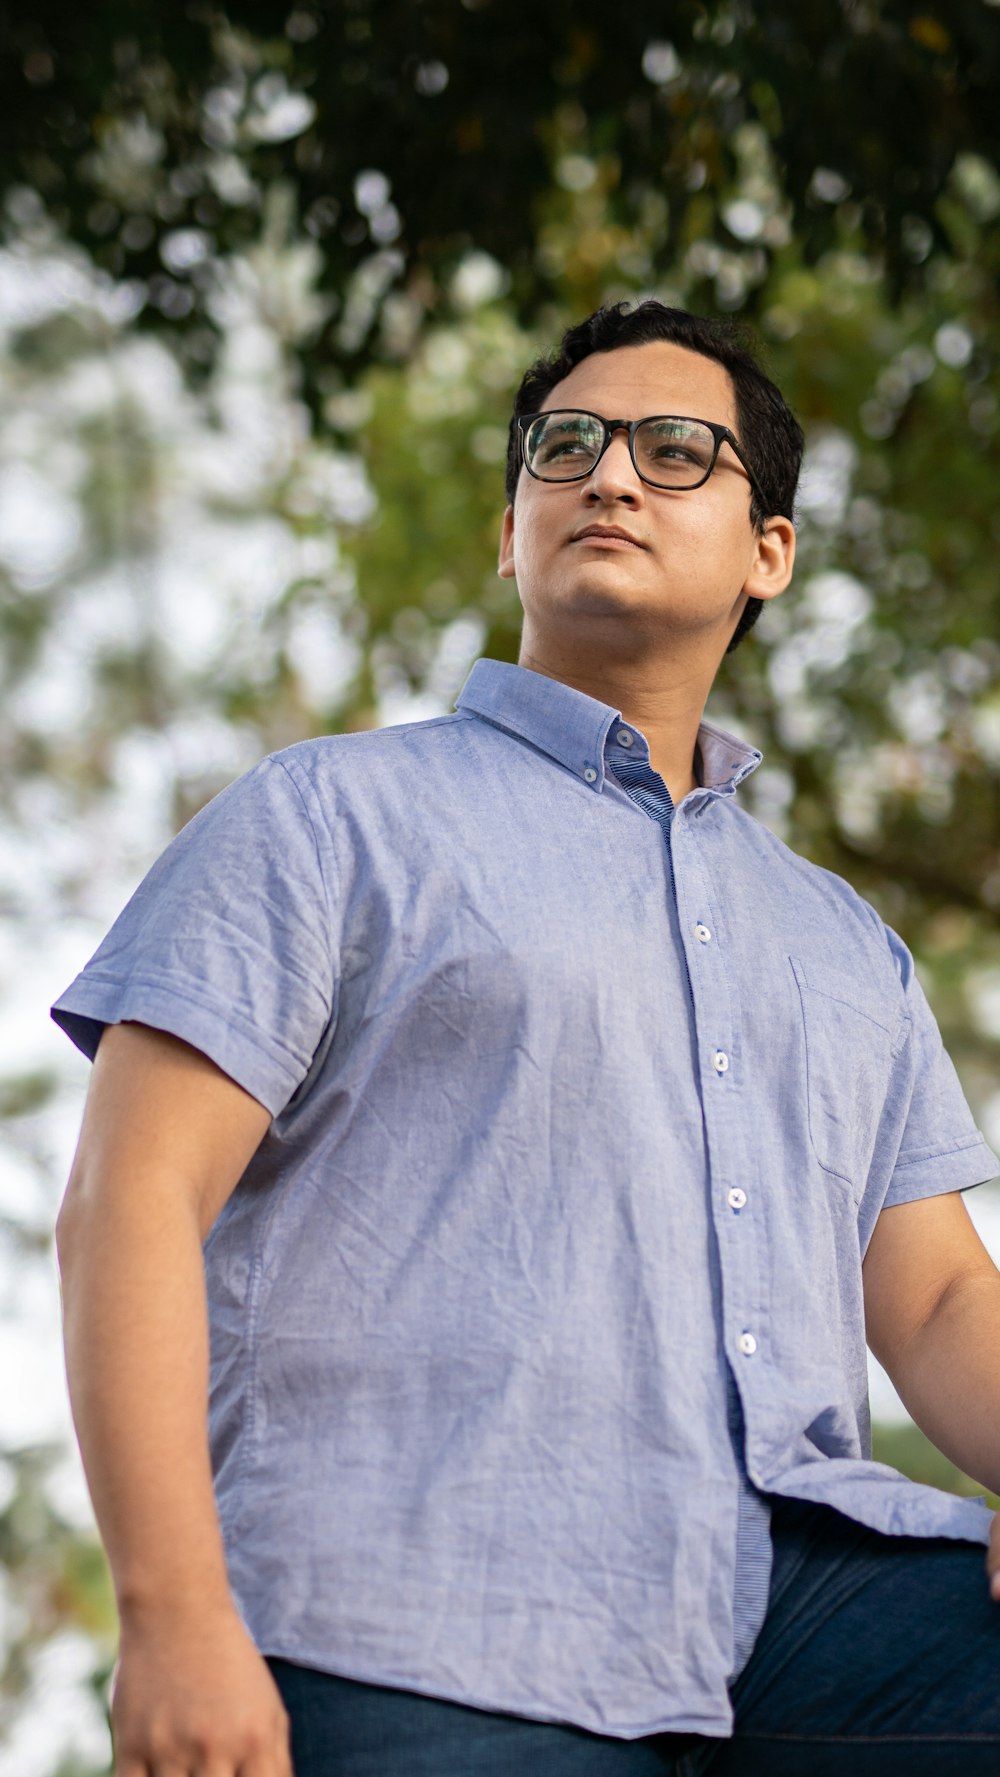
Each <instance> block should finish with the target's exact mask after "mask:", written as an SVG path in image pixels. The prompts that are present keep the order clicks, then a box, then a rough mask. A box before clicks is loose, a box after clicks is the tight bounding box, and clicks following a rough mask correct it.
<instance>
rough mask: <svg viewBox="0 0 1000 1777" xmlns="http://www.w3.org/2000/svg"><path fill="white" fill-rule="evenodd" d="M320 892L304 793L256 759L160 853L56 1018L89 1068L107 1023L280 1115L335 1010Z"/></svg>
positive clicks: (277, 764)
mask: <svg viewBox="0 0 1000 1777" xmlns="http://www.w3.org/2000/svg"><path fill="white" fill-rule="evenodd" d="M327 891H328V884H327V882H326V880H325V878H324V867H323V860H322V859H321V856H320V852H319V848H318V845H317V839H316V835H315V833H314V829H313V826H312V823H311V821H310V818H309V813H308V810H307V809H306V807H305V804H304V803H303V801H302V798H301V795H300V792H299V791H298V789H297V788H296V785H295V783H294V782H293V780H292V778H291V776H290V775H289V773H288V771H287V770H286V769H285V767H284V765H283V764H282V763H281V761H280V760H279V759H276V758H275V759H265V760H264V761H263V762H262V763H261V764H260V765H258V766H257V767H256V768H255V769H254V770H253V771H250V772H248V773H247V775H246V776H245V777H242V778H240V779H239V780H238V781H237V782H236V783H235V784H231V785H230V786H229V788H228V789H226V790H224V791H223V792H222V794H221V795H220V796H217V797H216V798H215V800H214V801H212V802H210V803H209V804H208V805H207V807H205V808H203V809H202V810H201V812H200V813H199V814H197V815H196V816H195V817H194V819H193V820H192V821H191V822H190V823H189V824H188V826H186V827H185V828H184V829H183V831H182V832H181V833H180V834H178V836H177V838H176V839H175V840H174V841H173V843H172V844H171V845H170V846H168V848H167V850H166V851H165V852H164V853H163V855H162V857H161V858H160V859H159V860H158V861H157V863H156V864H154V866H153V868H152V869H151V870H150V872H149V874H148V876H146V878H145V879H144V881H143V882H142V883H141V884H140V886H139V888H138V889H137V890H136V892H135V894H134V895H133V896H132V899H131V900H130V901H129V903H128V905H127V906H126V907H125V909H124V910H123V912H122V913H121V915H120V916H119V918H118V919H117V920H116V921H115V924H114V925H113V926H112V928H111V930H110V932H109V933H108V935H107V937H106V938H105V940H104V942H103V943H102V944H101V946H100V948H99V949H98V950H97V951H96V952H95V954H94V956H93V957H92V958H91V960H90V962H89V963H88V964H87V966H86V968H85V969H84V970H83V971H82V973H81V974H79V975H78V976H77V978H76V980H75V981H74V982H73V983H72V985H71V986H70V987H69V988H68V989H67V990H66V992H65V993H64V994H62V995H61V997H60V998H59V999H58V1000H57V1001H56V1003H55V1005H54V1006H53V1008H52V1016H53V1018H54V1019H55V1021H56V1023H57V1024H59V1025H60V1026H61V1027H62V1029H63V1030H65V1031H66V1032H67V1034H68V1035H69V1036H70V1037H71V1038H72V1040H73V1042H74V1043H76V1045H77V1046H78V1048H80V1049H82V1050H83V1052H84V1054H85V1055H87V1056H89V1057H91V1058H93V1056H94V1054H95V1052H96V1050H97V1045H98V1043H99V1041H100V1038H101V1033H102V1031H103V1029H104V1028H105V1026H106V1025H108V1024H117V1023H121V1022H124V1021H125V1020H134V1021H136V1022H138V1023H142V1024H149V1025H152V1026H153V1027H154V1028H155V1029H157V1030H163V1031H169V1032H170V1033H171V1035H173V1036H176V1037H180V1038H182V1039H183V1041H184V1042H187V1043H190V1044H191V1045H192V1046H193V1047H194V1048H196V1049H200V1050H201V1051H202V1052H203V1053H204V1054H205V1055H207V1056H208V1057H209V1058H210V1060H212V1061H214V1062H215V1064H216V1066H218V1067H220V1068H221V1069H222V1070H223V1072H225V1073H227V1074H229V1075H230V1077H231V1078H232V1079H234V1080H235V1081H236V1082H237V1083H238V1084H239V1085H240V1086H242V1087H244V1089H245V1090H246V1091H247V1092H249V1093H250V1094H251V1095H252V1096H253V1097H254V1098H256V1099H258V1100H259V1102H260V1103H261V1104H263V1105H264V1106H265V1107H266V1109H267V1110H269V1111H270V1112H271V1114H272V1116H276V1115H277V1114H278V1112H279V1111H281V1110H283V1109H284V1107H285V1105H286V1104H287V1103H288V1100H289V1099H290V1097H291V1096H292V1094H293V1093H294V1092H295V1090H296V1088H297V1087H298V1086H299V1085H300V1084H301V1082H302V1081H303V1079H304V1078H305V1076H306V1074H307V1073H308V1071H309V1067H310V1063H311V1061H312V1058H313V1055H314V1054H315V1052H316V1049H317V1047H318V1045H319V1042H320V1039H321V1037H322V1036H323V1033H324V1031H325V1029H326V1027H327V1025H328V1023H329V1021H330V1019H331V1017H332V1016H333V1013H334V1009H335V1004H336V971H335V967H334V958H333V955H332V945H331V919H330V912H329V905H328V893H327Z"/></svg>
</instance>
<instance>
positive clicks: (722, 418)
mask: <svg viewBox="0 0 1000 1777" xmlns="http://www.w3.org/2000/svg"><path fill="white" fill-rule="evenodd" d="M555 407H584V408H588V409H590V411H591V412H592V413H600V414H603V415H604V418H605V419H609V420H610V419H622V420H639V419H643V418H644V417H645V415H646V414H650V413H685V414H690V415H691V416H692V417H693V418H695V419H700V420H717V421H719V422H720V423H721V424H722V425H724V426H730V427H731V428H732V429H733V431H736V429H737V426H736V397H735V394H734V391H733V385H732V383H731V382H730V380H729V372H728V370H725V369H724V368H723V366H722V365H721V364H718V363H716V360H715V359H714V358H705V357H703V356H702V354H701V352H691V351H688V349H687V347H686V346H675V345H672V344H671V343H670V342H669V341H667V340H654V341H652V342H651V343H650V344H649V345H643V346H619V347H618V348H617V349H616V350H615V351H613V352H592V353H591V355H590V357H589V358H584V359H583V362H582V363H580V364H577V365H576V366H575V367H574V368H573V369H572V370H571V371H570V373H569V375H568V376H565V377H563V380H562V382H561V383H557V384H556V386H555V388H554V389H552V390H551V392H550V393H549V394H548V395H547V396H546V398H545V401H544V402H543V410H544V411H547V412H551V410H552V409H553V408H555Z"/></svg>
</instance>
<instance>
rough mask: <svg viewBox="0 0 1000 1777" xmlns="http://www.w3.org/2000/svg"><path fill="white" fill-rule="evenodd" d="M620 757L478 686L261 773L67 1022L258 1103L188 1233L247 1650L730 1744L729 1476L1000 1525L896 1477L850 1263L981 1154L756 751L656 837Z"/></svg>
mask: <svg viewBox="0 0 1000 1777" xmlns="http://www.w3.org/2000/svg"><path fill="white" fill-rule="evenodd" d="M616 724H617V727H616ZM626 727H627V725H623V724H622V723H621V721H620V717H619V715H618V713H617V712H616V711H615V710H613V709H611V708H609V707H608V706H607V705H605V704H602V703H600V702H597V701H595V700H594V699H592V698H590V697H587V696H585V695H583V694H582V693H580V692H578V691H574V690H572V689H570V688H569V687H567V686H565V685H562V684H559V683H558V682H556V681H554V680H550V679H547V678H543V677H541V676H539V675H536V674H534V673H531V672H527V671H525V670H523V669H521V668H517V667H512V666H506V665H501V664H499V663H496V662H490V661H482V662H480V663H479V664H478V665H477V666H476V667H475V669H474V670H473V673H472V675H471V677H470V679H469V682H468V684H467V685H466V687H465V690H464V691H463V693H462V696H461V699H460V700H459V706H458V710H457V712H456V714H454V715H452V716H448V717H445V718H442V719H440V720H437V721H431V722H420V723H415V724H411V725H407V726H403V727H400V728H394V729H386V730H382V731H380V732H375V733H368V734H355V735H345V736H338V737H336V738H333V739H326V740H318V741H315V742H307V743H305V744H303V745H301V746H297V747H293V748H291V749H290V750H289V751H287V752H285V753H282V754H279V755H277V756H276V757H275V758H272V759H270V760H267V761H265V762H264V763H263V764H262V765H260V766H259V767H257V768H256V770H254V771H253V772H251V773H249V774H248V775H247V776H246V777H245V778H243V779H241V780H240V781H239V782H238V783H236V784H235V785H233V786H231V787H230V788H229V789H228V790H226V791H225V792H224V793H223V794H222V795H221V796H220V797H218V798H217V799H216V800H215V801H214V802H213V803H211V804H210V805H209V806H208V807H207V808H206V809H204V810H203V811H202V812H201V813H200V814H199V815H198V816H197V817H196V818H195V819H194V820H193V821H192V822H191V823H190V825H189V826H188V827H187V828H186V829H185V830H184V832H183V833H182V834H180V836H179V837H178V838H177V839H176V840H175V841H174V843H173V844H172V845H171V846H170V848H169V849H168V851H167V852H166V853H165V854H164V856H163V858H161V859H160V861H159V863H158V864H156V865H155V866H154V868H153V870H152V871H151V872H150V874H149V876H148V877H147V878H146V881H145V882H144V883H143V884H142V886H141V887H140V888H139V890H138V892H137V894H136V895H135V897H134V898H133V900H132V901H131V902H130V903H129V906H128V907H127V908H126V909H125V911H124V913H123V914H122V915H121V917H120V919H119V920H118V921H117V923H116V925H115V926H114V927H113V929H112V931H111V932H110V934H109V936H108V937H107V939H106V940H105V941H104V943H103V944H102V945H101V947H100V949H99V950H98V952H97V954H96V956H95V957H94V958H93V960H92V962H91V963H90V964H89V965H88V967H87V969H86V970H85V971H84V973H83V974H82V975H81V976H80V977H78V979H77V981H76V982H74V984H73V985H72V986H71V987H70V989H69V990H68V991H67V993H66V994H64V995H63V996H62V998H61V1000H60V1001H59V1002H58V1004H57V1007H56V1009H55V1015H56V1017H57V1018H58V1019H59V1021H60V1022H61V1023H62V1024H63V1025H64V1027H65V1028H66V1029H67V1030H68V1031H69V1033H70V1034H71V1035H72V1036H73V1037H74V1039H75V1040H76V1041H77V1042H78V1043H79V1044H80V1045H81V1046H82V1047H83V1048H84V1049H85V1050H87V1052H93V1049H94V1048H95V1047H96V1043H97V1041H98V1039H99V1035H100V1031H101V1029H102V1028H103V1026H104V1025H105V1024H107V1023H109V1022H115V1021H117V1020H121V1019H135V1020H139V1021H141V1022H145V1023H147V1024H150V1025H153V1026H156V1027H158V1028H162V1029H164V1030H168V1031H172V1032H173V1033H174V1034H176V1035H177V1036H179V1037H181V1038H183V1039H184V1040H186V1041H187V1042H188V1043H191V1044H193V1045H194V1046H195V1047H197V1048H199V1049H201V1050H203V1051H204V1052H205V1053H206V1054H207V1055H209V1056H211V1058H212V1059H213V1060H214V1061H215V1062H216V1063H217V1065H218V1066H219V1067H220V1068H222V1069H224V1070H225V1071H226V1072H227V1073H228V1074H230V1075H231V1076H232V1077H233V1078H234V1079H235V1080H238V1081H239V1083H240V1084H241V1085H242V1086H243V1087H244V1088H245V1089H246V1090H247V1091H248V1092H250V1093H252V1094H253V1095H254V1096H255V1097H257V1098H258V1099H259V1100H260V1101H261V1103H262V1104H264V1105H266V1106H267V1108H268V1109H269V1110H270V1111H271V1112H272V1114H273V1122H272V1125H271V1128H270V1131H269V1133H268V1135H267V1136H266V1137H265V1139H264V1141H263V1143H262V1145H261V1147H260V1149H259V1150H258V1153H257V1154H256V1156H255V1157H254V1159H253V1161H252V1162H251V1164H250V1166H249V1167H248V1169H247V1172H246V1174H245V1175H244V1177H243V1179H242V1180H241V1182H240V1184H239V1185H238V1187H237V1189H236V1190H235V1192H234V1194H233V1196H232V1197H231V1198H230V1200H229V1202H228V1204H227V1205H226V1207H225V1209H224V1210H223V1212H222V1214H221V1216H220V1217H219V1220H218V1222H217V1223H216V1226H215V1228H214V1229H213V1231H212V1234H211V1236H210V1237H209V1240H208V1242H207V1245H206V1251H205V1264H206V1275H207V1284H208V1293H209V1303H210V1312H211V1331H212V1379H211V1405H210V1431H211V1443H212V1457H213V1464H214V1472H215V1482H216V1491H217V1497H218V1502H219V1511H220V1517H221V1522H222V1526H223V1532H224V1535H225V1539H226V1549H227V1557H228V1562H229V1571H230V1577H231V1581H232V1585H233V1588H234V1592H235V1595H236V1598H237V1600H238V1602H239V1604H240V1607H241V1609H242V1610H243V1612H244V1614H245V1616H246V1619H247V1622H248V1624H249V1626H250V1628H251V1630H252V1632H253V1634H254V1635H255V1637H256V1639H257V1642H258V1645H259V1646H260V1647H261V1649H262V1650H263V1651H265V1652H267V1653H270V1654H279V1655H284V1656H285V1657H287V1658H288V1659H291V1660H297V1661H300V1662H302V1663H304V1664H307V1665H310V1666H314V1667H318V1668H320V1669H326V1670H329V1671H331V1672H335V1673H339V1674H342V1675H344V1676H347V1677H354V1678H358V1679H362V1680H369V1681H372V1682H376V1683H381V1684H388V1685H397V1686H402V1687H405V1688H409V1689H412V1690H416V1691H422V1692H427V1693H430V1694H432V1695H436V1696H441V1697H447V1698H452V1699H454V1700H456V1701H459V1702H463V1703H468V1704H475V1705H479V1706H481V1707H485V1708H491V1709H498V1710H508V1711H512V1712H514V1713H518V1714H521V1715H526V1716H536V1717H539V1718H542V1719H545V1720H557V1721H568V1722H574V1723H578V1724H579V1725H581V1726H583V1727H586V1728H590V1729H594V1730H597V1731H599V1732H604V1733H610V1734H616V1735H620V1736H624V1737H633V1736H637V1735H640V1734H647V1733H652V1732H656V1731H659V1730H666V1729H672V1730H677V1731H682V1730H683V1731H694V1732H700V1733H704V1734H715V1735H724V1734H726V1733H727V1732H728V1731H729V1728H730V1724H731V1715H730V1706H729V1698H728V1691H727V1679H728V1678H729V1677H730V1675H731V1673H732V1672H733V1670H734V1668H735V1666H736V1665H737V1663H738V1660H739V1658H740V1650H739V1648H738V1646H737V1643H736V1638H735V1631H734V1601H735V1599H736V1596H737V1567H738V1544H739V1541H740V1525H741V1507H742V1504H743V1503H744V1502H745V1501H746V1499H747V1497H748V1483H749V1487H750V1488H751V1489H753V1490H755V1492H756V1493H773V1494H778V1495H789V1496H793V1497H797V1498H801V1499H807V1500H819V1501H826V1502H828V1503H829V1504H831V1505H833V1506H835V1507H837V1508H839V1509H840V1510H841V1511H843V1512H845V1513H847V1514H849V1515H850V1516H852V1517H854V1518H856V1519H858V1520H859V1521H861V1522H863V1523H866V1524H870V1525H873V1526H875V1527H876V1528H879V1529H881V1530H884V1531H887V1532H889V1533H898V1534H903V1533H906V1534H916V1535H949V1536H956V1537H964V1538H969V1539H972V1540H977V1541H978V1540H984V1539H985V1535H986V1526H987V1524H988V1515H987V1513H986V1512H985V1508H983V1507H982V1506H981V1505H979V1504H977V1503H975V1502H972V1501H968V1500H959V1499H955V1498H953V1497H951V1496H950V1495H946V1494H943V1493H938V1492H936V1491H934V1490H932V1489H929V1488H925V1487H920V1486H917V1485H915V1484H913V1483H911V1482H909V1481H906V1480H904V1479H902V1478H901V1477H900V1476H898V1475H896V1474H895V1473H893V1472H892V1471H891V1470H889V1469H887V1468H885V1467H883V1466H882V1465H880V1464H876V1463H873V1462H871V1461H870V1460H869V1420H868V1403H867V1388H866V1363H865V1341H864V1325H863V1311H862V1294H861V1259H862V1256H863V1254H864V1250H865V1246H866V1244H867V1241H868V1239H869V1236H870V1234H871V1231H872V1228H873V1227H874V1224H875V1220H876V1218H877V1216H878V1214H879V1212H880V1211H881V1209H882V1207H883V1205H885V1204H887V1203H901V1202H905V1201H907V1200H909V1199H911V1198H917V1197H923V1196H928V1195H932V1194H934V1193H937V1192H941V1191H952V1190H957V1189H961V1188H963V1187H965V1186H968V1185H972V1184H975V1183H977V1182H979V1181H980V1180H983V1179H985V1178H987V1177H990V1176H992V1175H993V1173H994V1171H995V1170H996V1163H995V1161H994V1157H993V1156H992V1155H991V1153H990V1152H989V1150H988V1148H987V1147H986V1146H985V1144H984V1142H983V1141H982V1138H981V1137H980V1135H979V1134H978V1133H977V1131H976V1129H975V1127H974V1125H973V1121H972V1118H971V1116H970V1113H969V1110H968V1108H967V1106H966V1104H965V1100H964V1098H963V1096H962V1093H961V1090H960V1088H959V1085H958V1082H957V1080H956V1077H955V1074H954V1070H953V1069H952V1067H951V1064H950V1062H949V1061H948V1059H947V1057H946V1055H945V1054H944V1051H943V1049H942V1047H941V1041H940V1037H939V1035H938V1032H937V1028H936V1026H935V1024H934V1020H933V1018H932V1016H931V1014H930V1011H929V1009H928V1007H927V1003H926V1001H925V999H924V996H923V994H922V992H921V990H920V987H919V984H918V982H917V980H916V978H915V976H914V972H913V966H912V962H911V959H910V957H909V954H908V953H907V951H906V949H905V947H904V946H903V945H902V943H901V942H900V941H899V939H898V938H897V937H896V936H895V935H894V934H893V933H892V932H890V931H888V930H887V929H886V927H885V926H884V925H883V924H882V922H881V921H880V919H879V918H878V917H877V915H876V914H875V913H874V912H873V910H872V909H871V908H870V907H869V906H867V905H866V903H865V902H863V901H862V900H860V898H859V897H858V896H857V895H856V894H855V893H854V891H853V890H852V889H850V888H849V887H848V886H847V884H846V883H844V882H842V881H841V880H839V879H838V878H837V877H835V876H831V875H830V874H828V873H827V872H825V871H822V870H819V869H816V868H815V867H813V866H812V865H810V864H807V863H805V862H804V861H803V860H802V859H801V858H798V857H796V856H795V854H794V853H792V852H790V851H789V850H788V849H787V848H786V847H785V846H784V845H783V844H782V843H781V842H780V841H779V840H778V839H776V838H775V837H774V835H773V834H771V833H770V832H768V831H767V829H766V828H764V827H762V826H760V825H759V824H758V823H757V822H756V821H755V820H753V819H752V818H751V817H750V816H749V815H748V814H746V813H745V812H743V811H742V810H741V809H740V807H739V805H738V802H737V798H736V791H737V789H738V786H739V784H740V782H741V781H742V780H743V779H744V778H745V777H746V776H747V774H748V773H749V772H750V771H752V770H753V769H754V766H755V765H756V764H757V762H758V760H759V755H758V754H757V753H756V752H755V751H754V750H753V749H752V748H750V747H747V746H745V745H743V744H742V743H741V742H739V741H737V740H735V739H733V738H732V737H731V736H729V735H727V734H724V733H721V732H720V731H719V730H717V729H714V728H712V727H711V726H709V725H704V726H703V727H702V729H701V734H700V742H699V751H700V760H701V783H700V787H698V788H697V789H695V790H694V791H692V792H691V793H690V794H689V795H688V796H686V797H685V798H684V800H683V801H682V802H681V804H680V805H679V806H678V808H677V809H676V811H675V812H674V814H673V817H672V820H671V822H670V835H669V838H670V844H669V848H668V847H666V846H665V845H664V840H663V832H662V830H661V825H660V824H659V823H658V822H657V820H656V819H649V818H648V816H647V813H646V812H644V810H643V808H642V807H641V806H637V802H636V800H635V798H634V796H633V794H630V793H629V790H628V789H626V788H625V787H623V783H622V782H619V781H618V779H617V778H616V776H615V772H614V770H609V769H608V768H607V767H608V761H609V760H610V759H611V758H612V754H611V752H606V748H607V745H608V742H609V739H610V740H611V741H612V745H613V746H618V747H620V748H622V750H623V751H625V752H626V753H627V752H629V750H630V749H629V748H628V747H627V746H625V745H623V743H622V742H620V741H617V740H615V739H614V736H613V735H612V730H613V729H614V730H615V734H617V733H618V732H619V731H624V730H625V729H626ZM627 731H628V732H630V733H631V734H632V736H633V742H632V749H631V751H632V753H633V756H635V752H636V749H641V751H642V753H643V754H644V755H645V742H644V740H643V738H642V736H641V735H640V734H638V732H637V731H636V730H634V729H628V730H627ZM634 787H635V786H633V788H634ZM671 864H672V869H671ZM727 1373H729V1374H730V1375H731V1376H732V1377H733V1378H734V1379H735V1385H736V1389H737V1390H738V1395H739V1405H740V1408H741V1419H742V1424H743V1449H742V1452H741V1451H739V1449H738V1448H736V1447H734V1440H733V1437H732V1436H731V1435H730V1414H729V1412H728V1409H727V1386H726V1378H727ZM744 1553H745V1551H744Z"/></svg>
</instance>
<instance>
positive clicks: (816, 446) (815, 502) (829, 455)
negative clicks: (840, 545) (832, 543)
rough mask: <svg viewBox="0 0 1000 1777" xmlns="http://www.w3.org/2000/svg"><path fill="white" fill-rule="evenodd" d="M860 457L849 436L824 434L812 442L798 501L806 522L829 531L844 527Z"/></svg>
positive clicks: (804, 465)
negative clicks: (840, 526)
mask: <svg viewBox="0 0 1000 1777" xmlns="http://www.w3.org/2000/svg"><path fill="white" fill-rule="evenodd" d="M857 457H858V452H857V446H856V444H855V443H854V440H853V439H852V438H849V437H848V436H847V433H846V432H837V431H828V432H823V433H821V434H820V435H819V436H818V437H814V438H813V439H811V440H810V443H809V446H808V448H807V450H806V453H805V457H804V459H803V464H802V479H801V481H800V483H799V492H798V499H797V505H798V509H799V512H800V513H801V515H802V516H803V518H808V519H811V520H812V521H813V522H814V523H816V524H820V525H823V526H824V527H829V528H834V527H836V526H839V525H841V524H842V523H843V521H844V516H845V513H846V511H847V506H848V501H849V500H850V494H851V480H852V477H853V474H854V469H855V465H856V463H857Z"/></svg>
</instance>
